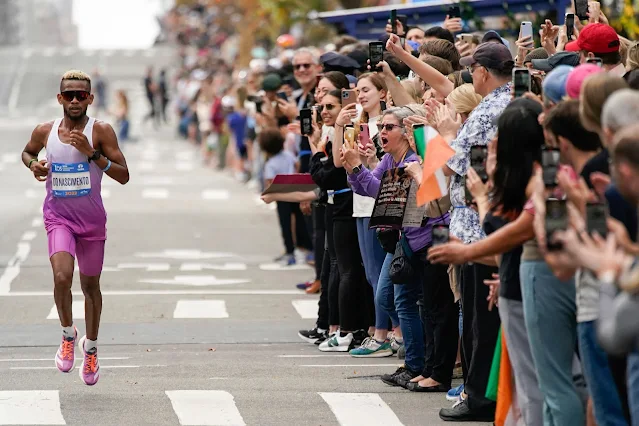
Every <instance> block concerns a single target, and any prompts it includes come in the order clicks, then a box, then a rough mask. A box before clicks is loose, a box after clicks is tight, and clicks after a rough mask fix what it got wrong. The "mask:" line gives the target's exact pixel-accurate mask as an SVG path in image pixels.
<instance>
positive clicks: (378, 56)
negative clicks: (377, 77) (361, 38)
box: [368, 41, 384, 72]
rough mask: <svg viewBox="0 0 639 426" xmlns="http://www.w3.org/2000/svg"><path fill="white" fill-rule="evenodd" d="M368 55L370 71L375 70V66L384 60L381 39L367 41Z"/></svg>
mask: <svg viewBox="0 0 639 426" xmlns="http://www.w3.org/2000/svg"><path fill="white" fill-rule="evenodd" d="M368 57H369V58H370V61H371V71H373V72H375V71H377V66H378V65H379V63H380V62H382V61H383V60H384V43H382V42H381V41H371V42H370V43H368Z"/></svg>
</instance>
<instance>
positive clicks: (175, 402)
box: [166, 390, 246, 426]
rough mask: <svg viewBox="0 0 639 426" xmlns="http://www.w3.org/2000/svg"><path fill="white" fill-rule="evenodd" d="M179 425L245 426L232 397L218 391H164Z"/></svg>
mask: <svg viewBox="0 0 639 426" xmlns="http://www.w3.org/2000/svg"><path fill="white" fill-rule="evenodd" d="M166 395H167V396H168V397H169V399H170V400H171V405H172V406H173V410H174V411H175V414H177V417H178V420H179V422H180V424H181V425H206V426H246V423H244V419H243V418H242V415H241V414H240V412H239V411H238V410H237V407H236V406H235V400H234V398H233V395H231V394H230V393H228V392H225V391H220V390H173V391H166Z"/></svg>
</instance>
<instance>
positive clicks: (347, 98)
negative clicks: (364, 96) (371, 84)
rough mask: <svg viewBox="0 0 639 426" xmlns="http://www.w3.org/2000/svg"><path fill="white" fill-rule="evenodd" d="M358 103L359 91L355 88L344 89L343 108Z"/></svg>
mask: <svg viewBox="0 0 639 426" xmlns="http://www.w3.org/2000/svg"><path fill="white" fill-rule="evenodd" d="M356 103H357V93H356V92H355V90H353V89H342V108H344V107H345V106H347V105H350V104H356Z"/></svg>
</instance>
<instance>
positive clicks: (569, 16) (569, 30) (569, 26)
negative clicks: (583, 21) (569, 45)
mask: <svg viewBox="0 0 639 426" xmlns="http://www.w3.org/2000/svg"><path fill="white" fill-rule="evenodd" d="M574 34H575V14H574V13H566V37H568V41H570V40H572V36H573V35H574Z"/></svg>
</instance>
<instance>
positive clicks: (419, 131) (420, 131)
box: [413, 123, 426, 159]
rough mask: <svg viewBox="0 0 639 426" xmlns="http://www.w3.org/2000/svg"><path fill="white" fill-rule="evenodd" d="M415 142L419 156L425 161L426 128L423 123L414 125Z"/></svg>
mask: <svg viewBox="0 0 639 426" xmlns="http://www.w3.org/2000/svg"><path fill="white" fill-rule="evenodd" d="M413 140H414V141H415V148H416V149H417V155H419V156H420V157H421V158H422V159H424V157H425V156H426V126H424V125H423V124H421V123H420V124H413Z"/></svg>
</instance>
